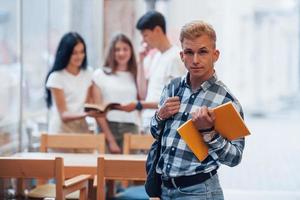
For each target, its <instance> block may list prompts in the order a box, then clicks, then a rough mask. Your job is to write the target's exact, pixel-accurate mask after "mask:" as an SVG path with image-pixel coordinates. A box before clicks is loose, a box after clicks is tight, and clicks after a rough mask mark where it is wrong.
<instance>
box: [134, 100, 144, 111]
mask: <svg viewBox="0 0 300 200" xmlns="http://www.w3.org/2000/svg"><path fill="white" fill-rule="evenodd" d="M135 109H136V110H139V111H140V110H143V105H142V103H141V102H140V101H138V102H137V103H136V105H135Z"/></svg>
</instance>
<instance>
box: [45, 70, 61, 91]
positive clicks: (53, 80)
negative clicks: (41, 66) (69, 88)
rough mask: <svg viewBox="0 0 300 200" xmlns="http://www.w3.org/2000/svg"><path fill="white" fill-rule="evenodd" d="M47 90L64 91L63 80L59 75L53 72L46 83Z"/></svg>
mask: <svg viewBox="0 0 300 200" xmlns="http://www.w3.org/2000/svg"><path fill="white" fill-rule="evenodd" d="M46 87H47V88H57V89H63V80H62V77H61V76H60V74H59V73H57V72H52V73H51V74H50V76H49V78H48V80H47V83H46Z"/></svg>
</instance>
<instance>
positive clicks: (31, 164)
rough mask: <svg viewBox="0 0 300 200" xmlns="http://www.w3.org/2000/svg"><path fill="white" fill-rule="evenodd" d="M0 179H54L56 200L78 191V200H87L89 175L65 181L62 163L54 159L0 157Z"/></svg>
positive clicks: (59, 159)
mask: <svg viewBox="0 0 300 200" xmlns="http://www.w3.org/2000/svg"><path fill="white" fill-rule="evenodd" d="M0 177H2V178H18V179H20V180H22V179H24V178H47V179H49V178H55V181H56V187H55V189H56V191H55V197H56V199H57V200H65V198H66V196H67V195H68V194H70V193H72V192H74V191H77V190H80V198H79V199H80V200H85V199H87V192H88V179H89V178H90V176H89V175H80V176H76V177H74V178H72V179H69V180H65V176H64V162H63V159H62V158H55V159H24V158H16V157H11V158H10V157H0Z"/></svg>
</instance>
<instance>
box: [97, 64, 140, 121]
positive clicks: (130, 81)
mask: <svg viewBox="0 0 300 200" xmlns="http://www.w3.org/2000/svg"><path fill="white" fill-rule="evenodd" d="M93 81H94V82H95V84H96V85H97V86H98V87H99V88H100V90H101V94H102V98H103V103H105V104H106V103H121V104H126V103H130V102H133V101H137V88H136V84H135V80H134V77H133V76H132V74H131V73H130V72H126V71H117V72H116V73H115V74H106V73H105V72H104V71H103V69H102V68H101V69H97V70H96V71H95V72H94V75H93ZM107 119H108V120H109V121H111V122H121V123H122V122H125V123H134V124H136V125H139V118H138V113H137V112H136V111H133V112H124V111H119V110H111V111H109V112H108V113H107Z"/></svg>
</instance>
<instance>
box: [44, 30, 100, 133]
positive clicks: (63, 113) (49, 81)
mask: <svg viewBox="0 0 300 200" xmlns="http://www.w3.org/2000/svg"><path fill="white" fill-rule="evenodd" d="M92 74H93V72H92V71H91V70H89V69H87V55H86V45H85V42H84V40H83V38H82V37H81V36H80V35H79V34H78V33H75V32H70V33H67V34H65V35H64V36H63V37H62V39H61V41H60V43H59V46H58V49H57V52H56V56H55V61H54V64H53V67H52V69H51V70H50V71H49V73H48V75H47V78H46V102H47V106H48V108H51V118H50V122H49V127H48V132H49V134H53V133H87V132H89V129H88V124H87V122H86V120H85V117H87V116H92V117H95V116H96V114H95V113H92V112H89V113H87V112H84V109H83V106H84V103H85V102H88V101H90V100H91V99H92V98H91V94H92V93H91V86H92Z"/></svg>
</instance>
